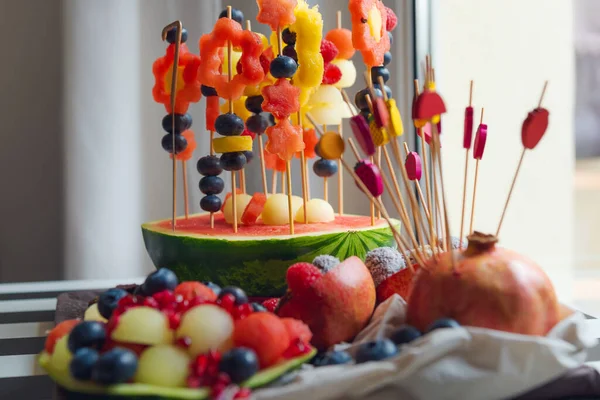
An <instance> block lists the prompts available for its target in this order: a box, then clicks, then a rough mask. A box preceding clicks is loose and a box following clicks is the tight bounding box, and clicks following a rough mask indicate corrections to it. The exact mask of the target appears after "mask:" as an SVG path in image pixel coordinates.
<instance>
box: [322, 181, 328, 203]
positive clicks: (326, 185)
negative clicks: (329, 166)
mask: <svg viewBox="0 0 600 400" xmlns="http://www.w3.org/2000/svg"><path fill="white" fill-rule="evenodd" d="M323 200H325V201H326V202H329V185H328V184H327V177H325V178H323Z"/></svg>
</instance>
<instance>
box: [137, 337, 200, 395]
mask: <svg viewBox="0 0 600 400" xmlns="http://www.w3.org/2000/svg"><path fill="white" fill-rule="evenodd" d="M190 361H191V358H190V356H189V355H188V353H187V352H186V351H185V350H183V349H182V348H180V347H176V346H173V345H159V346H153V347H149V348H148V349H146V350H144V352H143V353H142V355H141V356H140V359H139V361H138V369H137V372H136V375H135V377H134V379H133V380H134V381H135V382H138V383H147V384H149V385H155V386H162V387H185V386H186V379H187V376H188V374H189V365H190Z"/></svg>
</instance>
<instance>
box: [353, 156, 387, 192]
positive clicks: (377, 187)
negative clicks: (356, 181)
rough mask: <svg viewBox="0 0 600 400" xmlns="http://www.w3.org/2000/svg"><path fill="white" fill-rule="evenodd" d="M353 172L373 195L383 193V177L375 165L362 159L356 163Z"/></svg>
mask: <svg viewBox="0 0 600 400" xmlns="http://www.w3.org/2000/svg"><path fill="white" fill-rule="evenodd" d="M354 172H356V175H357V176H358V177H359V178H360V180H361V181H362V182H363V183H364V184H365V186H366V187H367V189H369V192H371V194H372V195H373V197H379V196H381V195H382V194H383V179H382V178H381V172H380V171H379V168H377V165H375V164H373V163H372V162H371V161H369V160H362V161H360V162H359V163H358V164H356V166H355V167H354Z"/></svg>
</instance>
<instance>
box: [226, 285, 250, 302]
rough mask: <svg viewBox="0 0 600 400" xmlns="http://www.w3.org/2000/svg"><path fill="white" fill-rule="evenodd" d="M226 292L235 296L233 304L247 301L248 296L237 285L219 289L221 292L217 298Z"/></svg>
mask: <svg viewBox="0 0 600 400" xmlns="http://www.w3.org/2000/svg"><path fill="white" fill-rule="evenodd" d="M226 294H230V295H232V296H233V297H235V304H236V305H238V306H239V305H241V304H246V303H247V302H248V296H246V292H244V291H243V290H242V289H240V288H239V287H234V286H227V287H224V288H223V289H221V293H219V298H221V297H223V296H225V295H226Z"/></svg>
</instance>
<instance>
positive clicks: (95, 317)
mask: <svg viewBox="0 0 600 400" xmlns="http://www.w3.org/2000/svg"><path fill="white" fill-rule="evenodd" d="M83 320H84V321H98V322H107V320H106V318H104V317H103V316H102V315H100V311H98V303H94V304H92V305H91V306H89V307H88V309H87V310H85V313H84V314H83Z"/></svg>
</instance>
